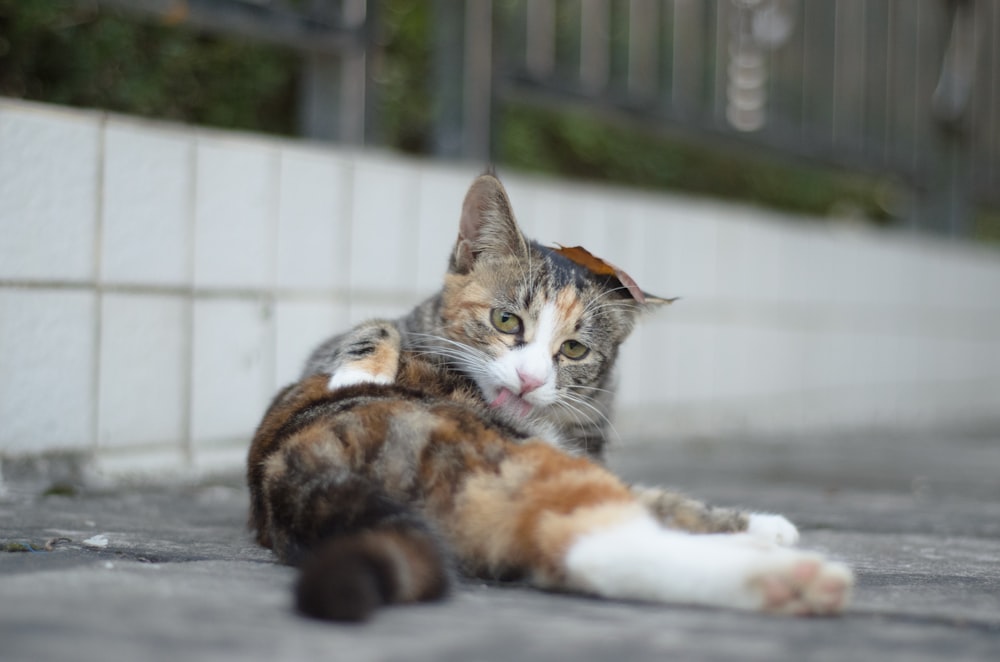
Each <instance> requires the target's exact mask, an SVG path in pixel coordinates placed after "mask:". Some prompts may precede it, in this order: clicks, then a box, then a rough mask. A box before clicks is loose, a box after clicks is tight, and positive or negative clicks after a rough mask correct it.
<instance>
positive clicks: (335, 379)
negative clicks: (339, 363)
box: [327, 368, 392, 391]
mask: <svg viewBox="0 0 1000 662" xmlns="http://www.w3.org/2000/svg"><path fill="white" fill-rule="evenodd" d="M391 383H392V378H391V377H389V376H388V375H376V374H372V373H370V372H367V371H365V370H358V369H356V368H342V369H340V370H338V371H337V372H335V373H333V376H331V377H330V383H329V384H327V388H328V389H330V390H331V391H334V390H336V389H338V388H345V387H347V386H354V385H355V384H391Z"/></svg>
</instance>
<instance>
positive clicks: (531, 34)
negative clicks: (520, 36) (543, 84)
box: [524, 0, 556, 78]
mask: <svg viewBox="0 0 1000 662" xmlns="http://www.w3.org/2000/svg"><path fill="white" fill-rule="evenodd" d="M526 14H527V16H526V19H525V26H524V29H525V53H524V63H525V67H526V68H527V70H528V73H529V74H531V75H532V76H534V77H536V78H548V77H550V76H551V75H552V73H553V71H554V70H555V67H556V6H555V0H527V12H526Z"/></svg>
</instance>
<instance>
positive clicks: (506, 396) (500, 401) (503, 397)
mask: <svg viewBox="0 0 1000 662" xmlns="http://www.w3.org/2000/svg"><path fill="white" fill-rule="evenodd" d="M513 397H514V394H513V393H511V392H510V391H509V390H507V389H505V388H502V389H500V392H499V393H497V397H495V398H494V399H493V402H491V403H490V407H493V408H494V409H496V408H499V407H503V406H504V405H505V404H507V403H508V402H510V399H511V398H513Z"/></svg>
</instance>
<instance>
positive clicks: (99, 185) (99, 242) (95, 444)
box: [91, 113, 108, 455]
mask: <svg viewBox="0 0 1000 662" xmlns="http://www.w3.org/2000/svg"><path fill="white" fill-rule="evenodd" d="M107 124H108V116H107V113H101V115H100V120H99V129H98V140H97V172H96V173H95V174H96V181H95V188H96V194H97V195H96V196H95V197H96V200H95V203H94V214H95V218H94V246H93V255H94V271H93V279H94V281H93V288H94V294H95V296H94V308H95V310H94V354H93V356H94V368H93V375H92V381H91V392H92V394H93V412H92V413H93V421H92V424H91V425H92V428H91V436H92V441H91V450H92V453H93V454H94V455H97V454H98V453H99V452H100V449H101V428H102V423H103V421H102V420H101V392H102V389H101V385H102V381H103V379H104V374H103V368H102V366H101V362H102V359H103V356H102V354H103V352H102V349H101V348H102V346H103V344H104V338H103V333H104V319H103V318H104V288H103V275H104V274H103V268H102V264H101V262H102V259H103V242H104V187H105V171H106V169H107V168H106V163H105V161H106V160H107V145H106V141H107V135H108V133H107Z"/></svg>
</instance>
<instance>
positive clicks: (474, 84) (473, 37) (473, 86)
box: [462, 0, 493, 161]
mask: <svg viewBox="0 0 1000 662" xmlns="http://www.w3.org/2000/svg"><path fill="white" fill-rule="evenodd" d="M465 13H466V14H465V44H464V50H465V72H464V73H465V76H464V88H465V103H464V104H463V110H464V114H465V118H464V131H463V133H462V143H463V146H464V149H463V153H464V156H465V157H466V158H470V159H474V160H478V161H488V160H489V158H490V115H491V107H492V103H493V2H492V0H473V1H469V2H466V3H465Z"/></svg>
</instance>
